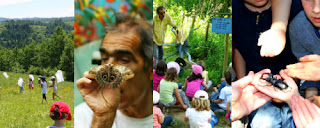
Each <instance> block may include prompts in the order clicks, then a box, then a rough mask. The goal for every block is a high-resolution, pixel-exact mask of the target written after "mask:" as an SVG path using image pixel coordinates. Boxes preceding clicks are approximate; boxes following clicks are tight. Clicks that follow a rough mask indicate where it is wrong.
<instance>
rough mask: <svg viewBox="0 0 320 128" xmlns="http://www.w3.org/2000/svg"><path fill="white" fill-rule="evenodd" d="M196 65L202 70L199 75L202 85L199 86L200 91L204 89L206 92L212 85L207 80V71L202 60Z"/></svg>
mask: <svg viewBox="0 0 320 128" xmlns="http://www.w3.org/2000/svg"><path fill="white" fill-rule="evenodd" d="M197 64H198V65H200V66H201V67H202V70H203V71H202V73H201V76H202V78H203V82H204V85H201V86H200V89H201V90H204V89H205V90H208V89H209V88H210V86H211V85H212V81H211V80H209V77H208V71H206V64H205V63H204V62H203V61H202V60H200V61H198V63H197Z"/></svg>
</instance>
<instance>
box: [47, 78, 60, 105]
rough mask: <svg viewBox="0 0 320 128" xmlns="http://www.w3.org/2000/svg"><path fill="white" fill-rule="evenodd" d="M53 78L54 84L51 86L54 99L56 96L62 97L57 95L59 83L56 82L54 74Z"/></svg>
mask: <svg viewBox="0 0 320 128" xmlns="http://www.w3.org/2000/svg"><path fill="white" fill-rule="evenodd" d="M51 80H52V85H50V86H49V87H53V91H52V100H54V96H57V97H59V98H61V97H60V96H59V95H57V91H58V87H57V83H56V78H55V77H54V76H52V77H51Z"/></svg>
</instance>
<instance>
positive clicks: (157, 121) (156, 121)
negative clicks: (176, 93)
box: [153, 91, 172, 128]
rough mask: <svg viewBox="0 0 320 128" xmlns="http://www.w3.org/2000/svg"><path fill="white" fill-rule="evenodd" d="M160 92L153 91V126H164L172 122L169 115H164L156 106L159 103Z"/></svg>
mask: <svg viewBox="0 0 320 128" xmlns="http://www.w3.org/2000/svg"><path fill="white" fill-rule="evenodd" d="M159 100H160V94H159V93H158V92H157V91H153V128H165V127H166V126H168V125H170V123H171V122H172V117H171V116H166V117H164V115H163V114H162V112H161V109H160V108H158V107H157V106H156V104H158V103H159Z"/></svg>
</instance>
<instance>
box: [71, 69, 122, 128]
mask: <svg viewBox="0 0 320 128" xmlns="http://www.w3.org/2000/svg"><path fill="white" fill-rule="evenodd" d="M77 86H78V89H79V91H80V93H81V95H82V96H83V99H84V100H85V101H86V103H87V104H88V106H89V107H90V108H91V109H92V111H93V112H94V115H93V120H92V127H111V126H112V124H113V121H114V118H115V114H116V110H117V108H118V105H119V103H120V89H119V88H115V89H111V88H109V87H108V86H105V87H101V86H99V84H98V83H97V81H96V80H95V79H94V78H91V77H90V76H89V75H88V72H85V73H84V77H83V78H81V79H79V80H78V81H77Z"/></svg>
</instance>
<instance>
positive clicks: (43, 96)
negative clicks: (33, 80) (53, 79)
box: [41, 76, 48, 104]
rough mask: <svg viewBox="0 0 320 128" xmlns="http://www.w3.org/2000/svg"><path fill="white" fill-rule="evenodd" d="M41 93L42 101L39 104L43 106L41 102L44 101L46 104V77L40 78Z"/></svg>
mask: <svg viewBox="0 0 320 128" xmlns="http://www.w3.org/2000/svg"><path fill="white" fill-rule="evenodd" d="M41 81H42V82H41V92H42V101H41V103H42V104H43V100H45V101H46V102H47V103H48V101H47V97H46V94H47V81H46V77H44V76H43V77H41Z"/></svg>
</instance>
